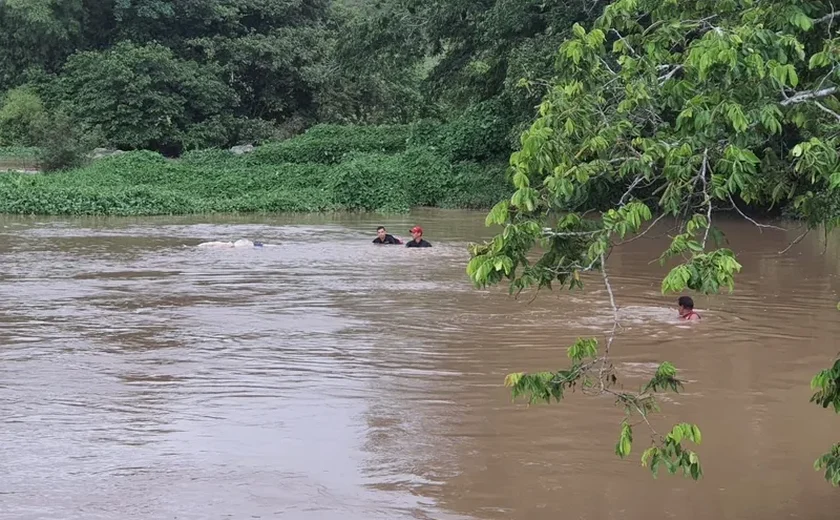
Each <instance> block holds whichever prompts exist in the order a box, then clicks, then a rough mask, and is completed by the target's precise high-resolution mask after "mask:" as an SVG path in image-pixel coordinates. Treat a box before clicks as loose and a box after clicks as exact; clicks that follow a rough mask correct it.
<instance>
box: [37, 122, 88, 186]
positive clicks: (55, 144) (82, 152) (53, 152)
mask: <svg viewBox="0 0 840 520" xmlns="http://www.w3.org/2000/svg"><path fill="white" fill-rule="evenodd" d="M32 135H33V139H34V140H35V142H36V143H38V145H39V152H38V164H39V166H40V168H41V170H43V171H47V172H50V171H58V170H68V169H71V168H78V167H79V166H82V165H83V164H84V163H85V162H86V160H87V157H86V154H87V152H88V150H89V149H90V148H91V146H90V145H91V142H92V141H91V140H90V139H88V137H89V136H84V135H82V134H81V133H80V130H79V126H78V125H77V124H75V122H74V121H73V120H72V119H71V118H70V117H69V116H67V115H66V114H64V113H62V112H59V113H57V114H55V115H52V116H46V115H44V116H42V117H40V118H39V119H38V120H37V121H35V122H33V124H32Z"/></svg>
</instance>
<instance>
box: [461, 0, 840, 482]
mask: <svg viewBox="0 0 840 520" xmlns="http://www.w3.org/2000/svg"><path fill="white" fill-rule="evenodd" d="M835 17H837V18H840V13H835V11H834V10H833V8H832V6H831V3H830V2H827V1H805V2H800V1H794V0H776V1H766V2H756V1H753V0H716V1H708V2H678V1H676V0H673V1H664V2H663V1H660V0H616V1H615V2H613V3H612V4H610V5H609V6H607V7H606V8H605V9H604V11H603V13H602V14H601V16H600V17H599V18H598V19H597V20H596V21H595V22H594V23H593V24H592V25H591V27H590V28H589V29H588V30H587V29H586V28H585V27H584V26H583V25H579V24H575V25H574V26H573V31H572V36H571V37H570V38H568V39H566V40H565V41H564V42H563V44H562V45H561V46H560V50H559V54H558V55H557V71H556V74H555V76H554V78H553V79H552V81H551V82H550V85H549V87H548V91H547V93H546V95H545V97H544V98H543V100H542V102H541V104H540V106H539V115H538V117H537V118H536V120H535V121H534V122H533V124H532V125H531V126H530V128H529V129H528V130H526V131H525V132H523V134H522V136H521V149H520V150H519V151H517V152H515V153H513V154H512V156H511V160H510V164H511V167H512V169H513V176H512V182H513V185H514V188H515V191H514V193H513V195H512V196H511V197H510V198H507V199H504V200H502V201H501V202H499V203H498V204H497V205H496V207H495V208H494V209H493V210H492V211H491V212H490V214H489V215H488V217H487V223H488V225H497V226H501V227H502V231H501V232H500V233H499V234H498V235H497V236H496V237H495V238H494V239H493V240H492V241H491V242H489V243H486V244H483V245H476V246H474V247H473V251H472V253H473V258H472V260H471V261H470V264H469V266H468V273H469V275H470V276H471V277H472V279H473V281H474V282H475V283H476V284H477V285H478V286H486V285H490V284H496V283H499V282H502V281H503V280H505V279H507V280H509V282H510V288H511V291H514V292H520V291H523V290H526V289H529V288H536V289H539V288H552V287H554V288H563V287H568V288H570V289H574V288H582V287H583V282H584V278H585V276H586V273H589V272H597V273H600V278H601V280H602V282H603V284H604V286H605V288H606V289H607V292H608V294H609V296H610V303H611V305H612V308H613V322H614V325H613V327H612V332H611V333H610V334H609V335H608V337H607V340H606V342H605V344H604V345H603V347H602V349H601V350H598V347H599V344H598V342H597V341H596V340H595V339H594V338H593V339H590V340H581V341H579V342H578V343H577V344H575V345H573V346H572V347H571V348H570V350H569V357H570V358H571V361H572V363H571V366H570V367H569V368H567V369H563V370H560V371H557V372H546V373H541V374H531V375H528V374H515V375H512V376H509V378H508V380H507V381H506V382H507V384H508V385H509V386H511V387H512V388H513V391H514V396H517V395H521V394H526V395H529V396H531V399H538V400H543V401H547V400H549V399H550V398H551V397H554V398H556V399H559V398H562V397H563V389H564V388H567V387H569V386H575V385H580V386H582V387H583V388H585V389H587V391H588V392H592V393H595V394H599V395H600V394H608V395H612V396H614V397H615V398H616V401H617V403H618V404H620V405H622V406H623V407H624V408H625V410H626V412H627V419H626V421H625V423H624V426H623V427H622V430H621V435H620V441H619V444H618V446H617V449H616V452H617V453H618V454H619V455H620V456H622V457H623V456H626V455H627V454H628V453H629V451H630V448H631V444H632V440H633V427H634V424H633V423H632V421H633V420H634V419H637V420H639V421H640V422H641V423H642V424H644V425H646V426H647V427H649V428H650V429H651V431H652V432H653V433H652V442H651V445H650V447H649V448H648V450H647V451H645V452H644V455H643V456H642V462H643V464H645V465H649V466H650V467H651V469H652V470H653V471H654V472H655V471H656V467H657V466H658V464H659V463H661V464H664V465H665V466H666V467H667V468H668V470H669V471H671V472H676V471H678V470H680V469H682V470H683V471H684V472H685V473H686V474H687V475H689V476H690V477H692V478H694V479H697V478H699V477H700V475H701V474H702V472H701V469H700V466H699V460H698V458H697V455H696V454H694V453H692V452H690V451H687V450H686V449H684V448H683V447H682V441H684V440H686V439H687V440H691V441H693V442H695V443H696V442H699V440H700V435H699V430H697V428H696V426H693V425H692V426H687V425H678V426H677V427H675V428H674V429H673V430H672V431H671V433H669V434H667V435H659V434H658V433H656V430H655V429H654V427H653V426H652V424H651V423H650V422H649V419H648V416H649V415H650V412H651V411H653V410H655V409H656V404H655V403H656V402H655V400H654V397H655V394H656V393H657V392H659V391H662V390H668V389H670V390H671V391H677V390H678V389H679V387H680V385H679V384H678V383H677V380H676V379H675V378H676V371H675V369H674V368H673V367H672V366H670V364H668V363H663V364H662V365H661V366H660V368H659V370H658V371H657V373H656V375H655V376H654V378H653V379H652V380H651V381H650V383H648V385H647V386H646V387H644V388H643V389H642V390H641V391H640V392H636V393H627V392H624V391H617V390H616V383H617V374H616V371H615V368H614V366H613V364H612V362H611V361H610V359H611V358H610V348H611V345H612V343H613V341H614V340H615V339H616V336H617V332H618V330H619V317H618V316H619V315H618V307H617V303H616V299H615V295H614V293H613V290H612V286H611V284H610V279H609V276H608V265H609V257H610V253H611V251H612V250H613V249H614V248H615V247H619V246H620V245H621V244H622V243H624V242H626V240H628V239H629V237H630V236H631V235H636V236H639V235H640V234H644V233H646V232H647V230H649V229H650V227H651V226H647V225H646V224H645V222H646V221H649V220H651V219H652V217H653V214H654V213H659V215H660V217H658V218H664V217H671V218H673V219H675V220H676V221H677V225H678V232H677V234H676V235H674V236H673V237H672V242H671V245H670V247H669V248H668V249H667V250H666V251H664V252H663V254H662V259H661V260H662V263H663V265H664V264H667V263H669V262H670V263H671V269H670V271H669V272H668V273H667V275H666V276H665V277H664V279H663V281H662V292H663V294H668V293H679V292H682V291H684V290H692V291H696V292H699V293H704V294H709V293H716V292H718V291H720V290H721V289H729V290H732V288H733V286H734V280H735V276H736V275H737V273H738V272H739V271H740V269H741V265H740V264H739V262H738V261H737V259H736V257H735V254H734V253H733V251H732V250H730V249H728V248H726V247H721V246H722V245H723V241H724V237H723V236H722V234H721V233H720V231H718V230H717V229H716V228H715V227H714V226H713V215H714V212H715V211H716V210H719V209H726V210H733V211H736V212H739V213H741V214H742V215H744V217H745V218H748V219H749V217H747V216H746V215H745V214H744V210H743V209H742V207H743V205H744V204H757V205H763V206H770V205H775V204H787V205H789V206H790V207H791V208H792V209H793V211H795V212H796V214H797V215H798V216H799V217H801V218H802V219H804V220H805V222H806V223H807V225H808V226H809V228H811V229H813V228H816V227H818V226H825V229H830V228H831V227H833V226H835V225H837V223H838V222H840V220H838V218H840V213H836V212H834V211H833V209H834V208H836V204H835V205H832V204H827V203H826V201H827V200H832V199H835V200H836V195H835V192H834V189H835V188H836V187H837V186H838V185H840V158H838V154H837V148H838V144H840V143H838V130H840V101H838V96H837V93H838V81H840V47H838V43H837V39H836V38H835V35H836V31H837V28H838V27H840V25H838V24H837V23H835ZM837 21H838V22H840V20H837ZM604 181H606V182H608V183H610V184H612V185H615V186H621V187H622V188H623V189H621V191H620V194H619V195H617V196H616V197H615V198H614V199H613V200H612V201H611V205H612V207H611V208H610V209H608V210H606V211H600V212H593V211H592V210H595V209H598V208H597V207H596V201H594V200H593V197H592V196H591V194H592V188H593V186H594V185H596V184H597V183H599V182H604ZM584 214H590V215H591V216H590V217H587V218H584ZM657 220H658V219H657ZM535 252H539V255H538V256H537V257H536V260H535V259H534V254H533V253H535ZM584 346H585V348H584ZM835 370H836V366H835ZM665 378H673V379H665ZM835 380H836V374H834V372H830V373H823V374H821V375H820V376H818V378H817V379H815V383H814V384H815V387H818V388H821V392H823V394H819V395H823V396H831V397H821V398H820V397H818V399H821V401H822V402H823V404H824V405H825V403H826V402H832V403H833V402H834V399H836V392H835V389H834V387H832V386H831V385H832V384H834V383H832V381H835ZM837 450H838V448H837V447H835V448H833V450H832V452H830V453H829V454H827V455H826V456H825V457H823V458H821V459H820V461H818V467H820V468H825V469H826V478H828V479H829V480H831V481H832V482H837V481H838V478H840V477H838V475H840V473H838V469H837V468H838V467H840V466H838V460H840V459H838V458H837V453H838V451H837Z"/></svg>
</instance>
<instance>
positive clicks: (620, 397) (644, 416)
mask: <svg viewBox="0 0 840 520" xmlns="http://www.w3.org/2000/svg"><path fill="white" fill-rule="evenodd" d="M604 392H606V393H608V394H612V395H614V396H615V397H616V399H617V400H619V401H621V402H622V403H628V402H629V403H631V404H632V405H633V408H635V409H636V411H637V412H639V415H640V416H641V417H642V419H644V421H645V424H647V427H648V428H650V431H651V432H652V433H653V435H656V436H660V435H659V432H657V431H656V428H654V427H653V425H652V424H650V421H648V418H647V413H645V412H644V411H643V410H642V409H641V408H639V405H638V404H636V402H635V401H633V400H630V399H627V398H626V397H625V394H621V393H618V392H616V391H614V390H610V389H609V388H605V389H604Z"/></svg>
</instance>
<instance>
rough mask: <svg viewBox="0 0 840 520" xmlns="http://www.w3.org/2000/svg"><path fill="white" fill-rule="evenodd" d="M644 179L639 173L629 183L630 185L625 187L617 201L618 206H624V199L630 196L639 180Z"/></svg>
mask: <svg viewBox="0 0 840 520" xmlns="http://www.w3.org/2000/svg"><path fill="white" fill-rule="evenodd" d="M643 180H644V176H643V175H639V176H637V177H636V179H635V180H634V181H633V182H632V183H631V184H630V187H629V188H627V191H625V192H624V195H622V196H621V200H619V201H618V205H619V206H624V199H626V198H627V197H629V196H630V193H631V192H632V191H633V190H634V189H635V188H636V186H638V185H639V183H640V182H642V181H643Z"/></svg>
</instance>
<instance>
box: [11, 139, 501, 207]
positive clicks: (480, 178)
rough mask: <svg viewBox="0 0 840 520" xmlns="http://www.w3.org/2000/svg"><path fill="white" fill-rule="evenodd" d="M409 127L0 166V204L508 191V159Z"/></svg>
mask: <svg viewBox="0 0 840 520" xmlns="http://www.w3.org/2000/svg"><path fill="white" fill-rule="evenodd" d="M411 130H412V129H411V128H410V127H408V126H404V127H390V126H386V127H381V128H377V127H367V128H363V129H362V131H361V132H360V131H359V129H358V128H356V127H340V126H319V127H314V128H313V129H312V130H311V131H310V132H307V133H306V134H304V135H302V136H300V137H297V138H293V139H290V140H287V141H283V142H279V143H271V144H267V145H266V146H263V147H259V148H257V149H256V150H255V151H254V152H252V153H250V154H246V155H241V156H237V155H234V154H232V153H231V152H229V151H227V150H205V151H196V152H188V153H186V154H184V155H183V156H182V157H181V158H179V159H176V160H171V159H166V158H164V157H163V156H161V155H160V154H158V153H156V152H151V151H137V152H129V153H126V154H123V155H118V156H113V157H106V158H103V159H99V160H96V161H93V162H92V163H91V164H89V165H88V166H85V167H83V168H79V169H75V170H69V171H65V172H58V173H51V174H43V175H17V174H5V175H2V176H0V212H3V213H16V214H50V215H161V214H184V213H212V212H303V211H332V210H362V211H381V212H401V211H406V210H408V209H409V208H411V207H415V206H436V207H444V208H446V207H451V208H456V207H457V208H486V207H489V206H491V205H492V204H494V203H495V201H496V200H498V199H499V198H500V197H504V196H505V195H506V194H507V193H509V189H508V182H507V179H506V177H505V167H504V164H503V163H487V162H484V163H477V162H474V161H458V162H452V161H451V160H450V159H449V158H448V157H447V156H446V155H444V154H442V153H441V152H440V150H439V149H435V148H433V147H431V146H428V145H425V144H423V143H422V140H421V139H419V138H417V137H416V136H415V138H414V139H413V141H414V143H415V144H409V142H410V141H412V137H411V134H412V132H411Z"/></svg>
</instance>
